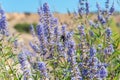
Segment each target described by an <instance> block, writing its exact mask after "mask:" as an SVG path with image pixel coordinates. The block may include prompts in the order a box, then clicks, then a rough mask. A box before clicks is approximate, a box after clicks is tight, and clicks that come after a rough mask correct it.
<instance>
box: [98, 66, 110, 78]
mask: <svg viewBox="0 0 120 80" xmlns="http://www.w3.org/2000/svg"><path fill="white" fill-rule="evenodd" d="M99 75H100V78H102V79H104V78H106V77H107V75H108V72H107V69H106V68H105V67H104V66H102V67H101V69H100V71H99Z"/></svg>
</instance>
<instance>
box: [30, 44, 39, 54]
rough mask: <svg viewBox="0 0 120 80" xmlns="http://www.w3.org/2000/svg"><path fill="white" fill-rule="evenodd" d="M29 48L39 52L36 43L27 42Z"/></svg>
mask: <svg viewBox="0 0 120 80" xmlns="http://www.w3.org/2000/svg"><path fill="white" fill-rule="evenodd" d="M29 44H30V46H31V48H32V49H33V50H34V51H35V52H36V53H39V52H40V48H39V47H38V45H35V44H33V43H32V42H30V43H29Z"/></svg>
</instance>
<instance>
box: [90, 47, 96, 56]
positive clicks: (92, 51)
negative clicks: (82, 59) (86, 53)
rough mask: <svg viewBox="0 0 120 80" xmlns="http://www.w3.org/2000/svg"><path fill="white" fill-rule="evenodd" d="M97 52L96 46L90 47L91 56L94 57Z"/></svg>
mask: <svg viewBox="0 0 120 80" xmlns="http://www.w3.org/2000/svg"><path fill="white" fill-rule="evenodd" d="M96 52H97V51H96V49H95V48H94V47H91V48H90V57H94V56H95V54H96Z"/></svg>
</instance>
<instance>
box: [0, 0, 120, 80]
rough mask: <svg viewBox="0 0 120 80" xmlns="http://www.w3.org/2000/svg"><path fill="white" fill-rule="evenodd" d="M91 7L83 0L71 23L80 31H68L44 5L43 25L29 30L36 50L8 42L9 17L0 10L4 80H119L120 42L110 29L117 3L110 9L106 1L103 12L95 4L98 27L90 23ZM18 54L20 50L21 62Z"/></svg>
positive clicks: (1, 74)
mask: <svg viewBox="0 0 120 80" xmlns="http://www.w3.org/2000/svg"><path fill="white" fill-rule="evenodd" d="M89 7H90V6H89V2H88V0H79V7H78V8H79V9H78V12H75V13H74V16H75V18H73V19H75V22H76V23H77V25H78V28H77V31H75V30H71V31H70V30H67V25H66V24H63V25H60V24H59V21H58V19H57V18H55V17H54V15H53V14H52V13H51V11H50V8H49V6H48V4H47V3H44V4H43V6H41V7H40V8H39V9H38V14H39V16H40V19H39V23H38V25H37V27H36V30H34V27H33V26H32V25H31V26H30V33H31V34H32V36H33V40H32V41H30V43H29V44H30V47H31V49H32V50H31V49H28V48H27V47H26V46H25V45H24V44H22V45H19V44H18V40H17V39H16V38H14V37H10V36H8V28H7V26H6V17H5V13H4V11H3V10H2V9H1V8H0V14H1V17H0V36H1V38H0V50H1V51H0V79H4V80H118V79H119V75H120V71H119V66H120V65H119V63H115V62H116V61H119V60H118V59H119V54H120V50H119V49H118V46H119V40H120V38H114V32H112V30H111V24H110V21H111V17H112V14H113V12H114V2H113V4H112V5H111V7H110V5H109V0H106V2H105V10H102V9H101V7H100V5H99V4H98V3H97V4H96V7H97V9H98V13H97V18H96V20H95V21H94V20H92V19H90V10H89ZM76 23H75V24H76ZM6 39H7V40H6ZM5 42H6V43H5ZM12 42H13V43H12ZM4 43H5V44H4ZM12 44H14V47H13V46H12ZM19 46H20V48H19ZM14 48H16V50H17V49H20V52H19V54H18V56H16V54H15V53H14V52H15V51H13V49H14ZM17 58H18V59H17ZM9 61H11V62H12V63H10V62H9ZM18 62H19V65H16V64H17V63H18ZM18 66H19V67H20V68H19V67H18ZM18 68H19V69H20V70H18ZM6 76H7V77H6Z"/></svg>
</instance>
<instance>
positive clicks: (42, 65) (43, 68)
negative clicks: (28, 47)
mask: <svg viewBox="0 0 120 80" xmlns="http://www.w3.org/2000/svg"><path fill="white" fill-rule="evenodd" d="M38 69H39V70H40V72H41V74H42V75H43V76H44V77H48V75H47V68H46V64H45V63H44V62H38Z"/></svg>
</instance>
